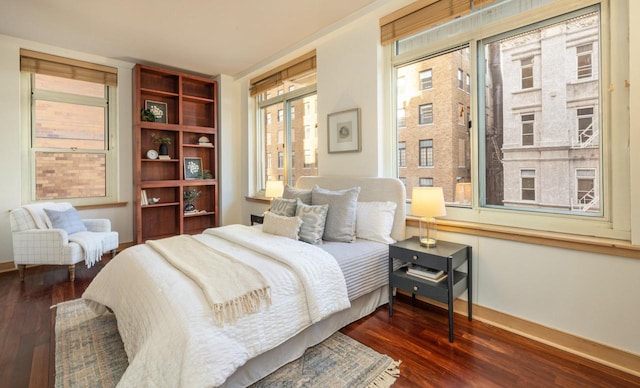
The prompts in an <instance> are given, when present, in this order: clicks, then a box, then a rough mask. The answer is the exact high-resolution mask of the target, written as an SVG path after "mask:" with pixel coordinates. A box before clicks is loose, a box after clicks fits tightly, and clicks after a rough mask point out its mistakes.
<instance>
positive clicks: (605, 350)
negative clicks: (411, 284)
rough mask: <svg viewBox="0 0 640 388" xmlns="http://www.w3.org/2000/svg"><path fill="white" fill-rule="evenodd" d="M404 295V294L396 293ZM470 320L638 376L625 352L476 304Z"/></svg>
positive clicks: (638, 363) (462, 310) (637, 366)
mask: <svg viewBox="0 0 640 388" xmlns="http://www.w3.org/2000/svg"><path fill="white" fill-rule="evenodd" d="M398 292H401V293H403V294H405V295H411V294H407V293H406V292H404V291H401V290H398ZM417 298H418V299H420V300H421V301H423V302H426V303H430V304H433V305H436V306H439V307H442V308H444V309H446V308H447V306H446V305H445V304H443V303H438V302H435V301H432V300H429V299H426V298H422V297H420V296H417ZM453 311H454V312H455V313H456V314H461V315H464V316H467V301H466V300H462V299H457V300H456V301H455V302H454V305H453ZM473 319H477V320H478V321H481V322H484V323H487V324H489V325H492V326H495V327H499V328H501V329H504V330H507V331H509V332H512V333H515V334H518V335H521V336H523V337H526V338H530V339H532V340H535V341H538V342H541V343H544V344H547V345H549V346H553V347H555V348H558V349H562V350H564V351H566V352H569V353H572V354H575V355H578V356H580V357H583V358H586V359H588V360H591V361H595V362H597V363H600V364H603V365H606V366H609V367H611V368H615V369H618V370H621V371H623V372H626V373H629V374H632V375H634V376H640V356H639V355H636V354H633V353H629V352H627V351H624V350H620V349H616V348H614V347H611V346H609V345H604V344H601V343H598V342H595V341H592V340H589V339H587V338H582V337H578V336H575V335H573V334H569V333H565V332H563V331H559V330H556V329H552V328H549V327H546V326H543V325H540V324H537V323H534V322H531V321H527V320H524V319H521V318H517V317H514V316H512V315H509V314H505V313H502V312H499V311H496V310H492V309H490V308H487V307H483V306H480V305H477V304H474V305H473Z"/></svg>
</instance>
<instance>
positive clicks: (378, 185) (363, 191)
mask: <svg viewBox="0 0 640 388" xmlns="http://www.w3.org/2000/svg"><path fill="white" fill-rule="evenodd" d="M315 185H318V186H320V187H322V188H323V189H327V190H343V189H348V188H351V187H355V186H359V187H360V194H359V195H358V201H359V202H374V201H376V202H377V201H392V202H395V203H396V214H395V217H394V219H393V229H391V237H392V238H393V239H394V240H396V241H402V240H404V239H405V238H406V235H405V234H406V223H405V222H406V221H405V215H406V206H405V201H406V200H407V197H406V194H405V188H404V184H403V183H402V182H400V180H398V179H395V178H377V177H350V176H303V177H300V178H298V181H297V182H296V187H298V188H301V189H312V188H313V187H314V186H315Z"/></svg>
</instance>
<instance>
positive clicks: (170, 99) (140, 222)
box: [133, 65, 219, 244]
mask: <svg viewBox="0 0 640 388" xmlns="http://www.w3.org/2000/svg"><path fill="white" fill-rule="evenodd" d="M217 96H218V85H217V83H216V81H215V80H213V79H207V78H202V77H198V76H194V75H189V74H185V73H179V72H175V71H170V70H165V69H161V68H157V67H151V66H146V65H136V67H135V69H134V107H133V108H134V109H133V123H134V131H133V136H134V158H133V160H134V171H133V173H134V198H135V200H136V203H135V206H134V209H135V229H136V243H138V244H139V243H143V242H144V241H146V240H153V239H158V238H163V237H168V236H173V235H177V234H195V233H200V232H202V231H203V230H204V229H206V228H210V227H215V226H218V223H219V214H218V201H219V197H218V189H219V188H218V176H219V175H218V171H219V166H218V152H219V149H218V128H217V123H218V115H217V102H218V101H217V98H218V97H217ZM146 101H153V102H156V103H160V104H161V105H163V104H166V115H165V117H164V118H163V119H162V122H148V121H142V116H141V111H142V110H143V109H145V106H146V105H145V103H146ZM152 134H153V135H154V136H156V137H168V138H169V139H170V140H171V144H169V145H168V154H169V155H168V158H165V159H151V158H149V157H148V156H147V152H148V151H149V150H158V148H159V144H157V143H155V142H154V139H153V137H152ZM201 137H206V138H207V139H208V140H209V142H210V144H201V143H200V142H199V139H200V138H201ZM184 158H199V159H200V160H201V161H202V170H203V172H204V171H207V172H208V173H209V174H210V177H208V178H205V177H204V176H203V177H202V178H196V179H185V178H186V177H185V168H184V160H185V159H184ZM191 189H196V190H199V191H200V192H201V194H200V196H199V197H198V199H197V200H196V202H195V203H194V205H195V207H196V209H197V210H198V212H195V213H185V212H184V205H185V204H184V200H183V193H184V191H185V190H191ZM143 191H144V192H145V193H146V198H147V199H151V198H159V201H158V203H151V202H150V201H148V203H149V204H144V203H143V195H142V193H143Z"/></svg>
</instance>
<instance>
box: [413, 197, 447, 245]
mask: <svg viewBox="0 0 640 388" xmlns="http://www.w3.org/2000/svg"><path fill="white" fill-rule="evenodd" d="M411 214H413V215H414V216H418V217H420V245H422V246H424V247H435V246H436V243H437V242H438V239H437V233H438V229H437V223H436V218H435V217H442V216H446V215H447V208H446V207H445V204H444V194H443V192H442V187H414V188H413V191H412V192H411Z"/></svg>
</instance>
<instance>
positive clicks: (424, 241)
mask: <svg viewBox="0 0 640 388" xmlns="http://www.w3.org/2000/svg"><path fill="white" fill-rule="evenodd" d="M420 245H422V246H423V247H427V248H433V247H435V246H436V239H434V238H428V237H421V238H420Z"/></svg>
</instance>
